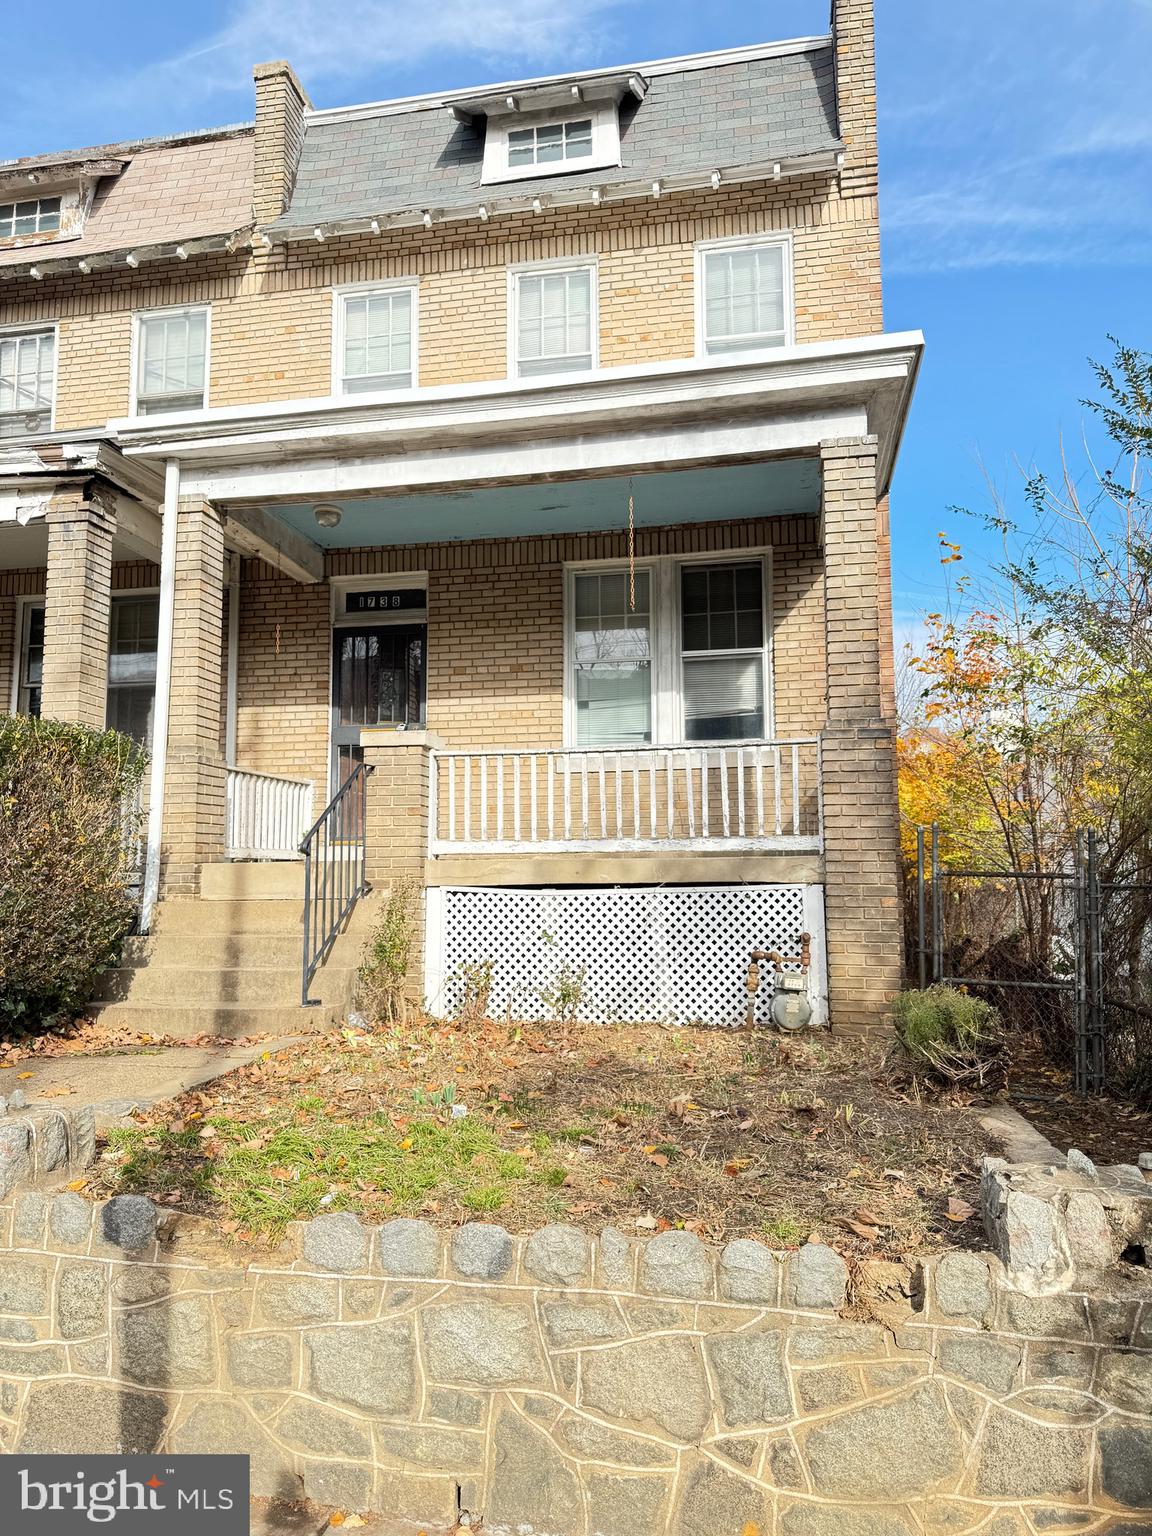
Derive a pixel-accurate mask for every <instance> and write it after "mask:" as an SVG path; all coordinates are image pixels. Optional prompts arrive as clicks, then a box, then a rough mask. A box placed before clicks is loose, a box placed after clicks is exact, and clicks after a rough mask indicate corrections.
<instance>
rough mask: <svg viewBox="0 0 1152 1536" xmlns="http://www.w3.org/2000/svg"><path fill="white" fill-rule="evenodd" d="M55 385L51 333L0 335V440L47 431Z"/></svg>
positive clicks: (53, 347)
mask: <svg viewBox="0 0 1152 1536" xmlns="http://www.w3.org/2000/svg"><path fill="white" fill-rule="evenodd" d="M55 384H56V333H55V332H54V331H27V332H24V333H21V334H17V335H14V336H0V438H5V437H33V436H35V435H36V434H37V433H39V432H49V431H51V429H52V396H53V393H54V390H55Z"/></svg>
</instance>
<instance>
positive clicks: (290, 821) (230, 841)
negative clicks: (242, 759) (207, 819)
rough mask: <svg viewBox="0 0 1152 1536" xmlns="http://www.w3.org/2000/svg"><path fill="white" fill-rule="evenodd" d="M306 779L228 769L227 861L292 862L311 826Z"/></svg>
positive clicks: (310, 799)
mask: <svg viewBox="0 0 1152 1536" xmlns="http://www.w3.org/2000/svg"><path fill="white" fill-rule="evenodd" d="M312 790H313V785H312V782H311V780H310V779H285V778H281V777H280V776H279V775H278V774H275V773H253V772H251V771H250V770H248V769H246V768H229V770H228V786H227V827H226V832H225V837H226V847H227V853H228V857H229V858H230V859H296V858H299V857H300V842H301V839H302V838H303V836H304V834H305V833H306V832H307V830H308V828H309V827H310V826H311V825H312Z"/></svg>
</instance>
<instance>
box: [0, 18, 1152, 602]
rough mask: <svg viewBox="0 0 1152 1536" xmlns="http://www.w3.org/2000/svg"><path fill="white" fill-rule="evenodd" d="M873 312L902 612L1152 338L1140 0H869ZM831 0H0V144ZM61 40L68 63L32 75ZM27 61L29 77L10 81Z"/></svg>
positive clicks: (931, 594) (705, 32) (553, 65)
mask: <svg viewBox="0 0 1152 1536" xmlns="http://www.w3.org/2000/svg"><path fill="white" fill-rule="evenodd" d="M877 11H878V58H879V73H880V93H879V99H880V118H881V122H880V129H881V154H882V215H883V229H884V254H885V307H886V317H887V327H888V329H890V330H902V329H911V328H920V329H923V330H924V331H925V333H926V335H927V338H928V355H927V361H926V366H925V371H924V374H923V378H922V383H921V387H920V391H919V395H918V399H917V403H916V406H915V410H914V414H913V418H912V421H911V425H910V430H909V433H908V437H907V440H906V444H905V448H904V451H903V455H902V459H901V463H900V466H899V470H898V475H897V481H896V485H895V489H894V498H893V534H894V561H893V564H894V575H895V594H896V607H897V614H898V616H899V618H900V619H901V621H902V623H903V625H904V627H906V628H908V627H914V625H915V615H916V613H917V612H918V611H920V610H922V609H923V608H925V607H929V608H930V607H932V606H934V604H935V602H936V601H937V598H938V594H939V590H940V585H941V582H940V574H941V573H940V569H939V566H938V564H937V555H936V534H937V531H938V530H941V529H943V530H947V531H948V532H949V534H950V535H951V536H952V537H959V538H961V539H962V540H963V541H964V542H965V543H966V544H968V545H969V546H971V547H972V553H973V555H978V554H979V552H980V548H981V536H980V534H979V531H978V529H977V528H976V527H975V526H969V525H967V524H965V523H964V521H963V520H961V519H958V518H957V517H955V516H953V515H952V514H951V513H950V512H949V511H948V508H949V507H950V506H952V505H953V504H957V503H959V504H961V505H969V506H972V507H975V508H977V509H979V508H981V507H985V506H987V505H988V494H989V493H988V484H989V483H991V484H992V485H994V486H996V487H998V488H999V489H1000V490H1001V491H1002V492H1003V493H1004V494H1005V495H1006V496H1007V498H1008V500H1009V503H1010V504H1013V503H1016V502H1018V497H1017V496H1016V488H1017V486H1018V484H1019V470H1018V467H1017V465H1018V461H1019V462H1020V463H1023V464H1025V465H1027V464H1029V463H1031V462H1033V461H1034V460H1039V461H1041V462H1047V463H1051V462H1052V461H1053V460H1054V458H1055V456H1056V454H1057V452H1058V448H1059V442H1060V438H1061V435H1062V434H1063V436H1064V437H1065V439H1071V440H1075V439H1078V437H1079V434H1080V432H1081V430H1082V425H1083V418H1084V412H1083V410H1082V408H1081V406H1080V404H1079V401H1080V399H1081V397H1082V396H1083V395H1085V394H1086V393H1089V392H1090V390H1091V382H1092V381H1091V378H1090V374H1089V370H1088V366H1087V361H1086V360H1087V358H1089V357H1097V358H1100V357H1104V356H1105V355H1106V354H1107V352H1108V350H1109V349H1108V342H1107V340H1106V337H1107V335H1108V333H1109V332H1113V333H1115V334H1117V335H1119V336H1121V337H1122V338H1124V339H1125V340H1128V341H1130V342H1132V343H1134V344H1136V345H1140V346H1144V347H1152V281H1150V265H1152V263H1150V257H1149V253H1150V252H1152V174H1150V171H1152V90H1149V86H1148V78H1149V64H1150V62H1152V0H1007V3H1005V0H1000V3H998V4H993V3H992V0H967V3H965V4H964V5H954V4H945V3H944V0H877ZM827 18H828V4H827V0H759V3H752V0H709V3H708V4H707V5H702V4H700V0H565V3H564V4H563V5H560V6H557V5H556V4H555V3H554V0H485V3H484V5H482V6H481V5H479V4H477V3H476V0H436V3H435V4H434V5H418V4H414V3H413V0H341V3H340V4H335V3H333V0H199V3H198V4H196V5H195V6H190V5H180V4H167V5H157V4H156V3H155V0H108V3H106V4H104V5H103V6H93V5H91V4H90V3H88V0H84V3H81V0H56V3H55V4H54V5H52V6H47V5H28V4H24V5H19V6H18V7H17V6H16V4H15V3H14V0H10V5H9V10H8V15H7V16H6V17H5V19H4V22H3V32H4V44H5V46H4V53H5V65H6V68H5V72H4V74H5V87H4V91H3V93H2V94H0V158H5V157H8V156H13V155H21V154H31V153H35V152H38V151H44V150H52V149H63V148H68V147H73V146H80V145H84V144H93V143H100V142H101V141H106V140H113V139H120V138H128V137H133V136H136V135H144V134H151V133H166V132H169V131H175V130H179V129H188V128H195V127H202V126H209V125H215V124H220V123H227V122H236V121H242V120H244V119H246V118H248V117H249V116H250V115H251V110H252V102H251V84H250V77H251V66H252V64H253V63H255V62H256V61H257V60H262V59H267V58H279V57H286V58H289V59H291V61H292V62H293V64H294V65H295V66H296V68H297V70H298V72H299V73H300V75H301V76H302V78H303V79H304V81H305V83H306V85H307V86H308V88H309V90H310V92H311V94H312V96H313V99H314V101H315V102H316V104H317V105H318V106H333V105H336V104H339V103H342V102H349V101H369V100H375V99H378V98H380V97H384V96H393V95H399V94H404V93H407V92H411V91H421V90H433V89H436V88H439V87H446V86H452V85H467V84H475V83H481V82H483V81H484V80H491V79H499V78H506V77H509V76H513V75H517V74H533V73H539V72H544V71H547V70H551V69H559V68H565V69H578V68H583V67H585V66H595V65H602V64H609V63H616V62H624V61H628V60H639V59H644V58H656V57H660V56H663V55H667V54H676V53H685V52H691V51H693V50H697V49H707V48H721V47H725V46H730V45H734V44H740V43H749V42H757V41H762V40H764V39H766V38H777V37H793V36H802V35H811V34H813V33H817V32H822V31H824V30H825V29H826V26H827ZM62 43H64V44H65V46H66V50H67V53H68V57H69V59H70V60H71V61H72V65H71V66H70V69H69V72H68V75H67V77H66V79H60V78H58V79H57V80H56V82H55V84H54V85H53V86H52V88H51V89H46V88H45V84H44V82H45V79H46V76H45V72H44V61H45V59H52V58H56V57H59V53H60V48H61V45H62ZM21 82H27V83H26V84H22V83H21Z"/></svg>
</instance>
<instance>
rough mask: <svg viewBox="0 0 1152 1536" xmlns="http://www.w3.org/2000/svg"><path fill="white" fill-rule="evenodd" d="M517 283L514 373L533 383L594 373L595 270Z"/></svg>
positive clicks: (517, 278) (520, 278)
mask: <svg viewBox="0 0 1152 1536" xmlns="http://www.w3.org/2000/svg"><path fill="white" fill-rule="evenodd" d="M513 283H514V287H513V301H514V302H513V306H512V307H513V310H514V319H513V327H514V329H513V348H512V352H513V360H514V365H515V367H514V371H515V372H516V373H517V374H518V375H519V376H520V377H522V378H531V377H534V376H537V375H540V374H546V373H569V372H573V371H576V370H587V369H589V368H593V367H595V365H596V334H595V330H596V324H595V313H596V297H595V272H594V269H593V268H592V267H590V266H581V267H567V268H561V269H558V270H552V271H547V272H516V273H514V274H513Z"/></svg>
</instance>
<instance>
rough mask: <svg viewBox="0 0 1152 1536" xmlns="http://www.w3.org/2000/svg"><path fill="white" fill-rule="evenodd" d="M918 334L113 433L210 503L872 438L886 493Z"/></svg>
mask: <svg viewBox="0 0 1152 1536" xmlns="http://www.w3.org/2000/svg"><path fill="white" fill-rule="evenodd" d="M922 347H923V337H922V336H921V335H920V333H919V332H918V331H912V332H902V333H898V334H893V335H884V336H868V337H860V338H854V339H851V340H847V341H837V342H817V343H809V344H806V345H803V346H793V347H782V348H779V349H777V350H775V351H773V352H771V353H767V352H761V353H755V354H751V355H748V356H737V357H731V358H722V359H721V358H692V359H687V360H683V361H676V362H664V363H660V364H655V365H653V364H644V365H640V366H631V367H626V368H611V369H600V370H597V371H595V372H593V373H590V374H587V375H581V376H575V377H574V376H572V375H568V376H566V377H564V378H556V379H547V378H543V379H507V380H495V381H489V382H485V383H480V384H473V385H465V386H441V387H434V388H418V389H412V390H406V391H394V392H392V393H390V394H381V395H344V396H328V397H324V398H321V399H313V400H297V401H285V402H274V403H269V404H262V405H243V406H226V407H218V408H214V409H209V410H205V411H195V412H184V413H180V414H178V415H172V416H168V417H164V418H157V417H144V418H136V419H124V420H120V421H116V422H112V423H110V424H109V430H110V431H112V432H114V433H115V435H116V437H117V440H118V441H119V442H120V443H121V444H122V446H123V448H124V451H125V453H126V454H128V455H129V456H130V457H141V458H147V459H151V460H153V461H154V462H155V461H158V460H169V459H174V460H179V461H181V466H182V480H183V487H182V488H183V490H184V492H185V493H187V494H195V495H203V496H205V497H207V498H210V499H212V500H215V501H218V502H231V503H248V504H256V505H259V504H263V505H265V506H267V505H268V504H269V503H280V504H291V503H299V502H302V501H304V500H305V499H309V500H315V499H318V498H323V499H332V498H334V497H335V498H339V497H341V496H358V495H372V494H376V495H380V494H399V493H408V494H412V495H416V494H432V493H438V492H441V491H445V490H449V491H456V490H459V489H461V488H473V487H481V486H484V485H493V486H494V485H508V484H513V483H516V482H521V483H530V482H534V481H554V480H559V479H587V478H592V477H596V476H603V475H613V474H620V473H625V474H626V473H628V472H631V471H637V472H639V471H642V470H655V469H660V468H667V469H687V468H690V467H699V466H704V465H708V466H713V465H720V464H725V463H727V464H740V463H744V464H747V463H748V462H750V461H752V460H764V459H767V458H773V457H777V458H779V457H787V458H795V457H797V456H803V455H805V454H808V455H811V454H814V453H815V452H817V450H818V448H819V444H820V443H821V442H822V441H826V440H828V439H833V438H845V437H856V436H861V435H864V434H874V435H875V436H876V438H877V440H878V445H879V452H878V485H877V491H878V493H879V494H882V493H883V492H884V491H885V490H886V489H887V484H888V480H889V477H890V474H891V470H892V465H893V463H894V460H895V456H896V451H897V448H898V446H899V442H900V437H901V434H902V431H903V426H904V421H905V418H906V415H907V410H908V405H909V402H910V400H911V395H912V390H913V387H914V384H915V378H916V373H917V369H918V366H919V361H920V354H921V350H922Z"/></svg>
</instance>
